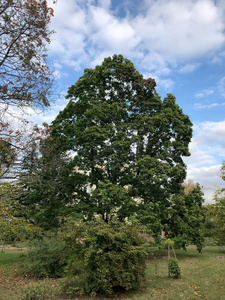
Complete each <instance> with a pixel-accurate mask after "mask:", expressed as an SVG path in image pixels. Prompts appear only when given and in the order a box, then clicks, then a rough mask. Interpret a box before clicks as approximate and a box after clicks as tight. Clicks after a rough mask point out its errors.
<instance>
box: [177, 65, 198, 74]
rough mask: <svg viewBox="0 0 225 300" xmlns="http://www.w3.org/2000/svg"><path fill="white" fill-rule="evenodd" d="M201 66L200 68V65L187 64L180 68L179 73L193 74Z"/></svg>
mask: <svg viewBox="0 0 225 300" xmlns="http://www.w3.org/2000/svg"><path fill="white" fill-rule="evenodd" d="M199 66H200V63H192V64H186V65H184V66H182V67H181V68H180V70H179V73H181V74H185V73H191V72H193V71H195V70H196V69H197V68H198V67H199Z"/></svg>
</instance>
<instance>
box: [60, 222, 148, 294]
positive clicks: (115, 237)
mask: <svg viewBox="0 0 225 300" xmlns="http://www.w3.org/2000/svg"><path fill="white" fill-rule="evenodd" d="M139 230H140V228H138V227H137V225H133V224H132V225H131V224H130V225H128V224H125V223H121V222H115V221H112V222H109V223H108V224H107V223H106V222H104V221H102V220H101V219H99V220H96V221H94V222H88V223H84V222H78V221H74V220H71V221H68V222H67V223H66V224H65V225H64V226H63V227H62V232H61V234H60V236H61V238H62V239H63V240H64V242H65V250H64V253H63V256H64V262H65V263H66V264H67V267H66V269H65V271H66V279H65V280H64V283H63V286H64V290H65V291H66V292H67V293H68V294H73V293H76V292H81V293H82V292H83V293H91V292H95V293H96V292H97V293H98V292H103V293H107V294H111V293H112V292H113V291H114V290H115V289H116V288H117V289H118V288H120V289H125V290H130V289H132V288H135V287H140V286H141V285H142V284H143V282H144V278H145V256H146V252H145V249H144V246H143V245H144V242H145V240H144V238H143V237H142V236H140V234H139Z"/></svg>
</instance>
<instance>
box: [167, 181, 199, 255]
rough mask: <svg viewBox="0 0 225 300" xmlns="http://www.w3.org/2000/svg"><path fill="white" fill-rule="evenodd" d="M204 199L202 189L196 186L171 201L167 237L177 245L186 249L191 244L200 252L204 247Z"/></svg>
mask: <svg viewBox="0 0 225 300" xmlns="http://www.w3.org/2000/svg"><path fill="white" fill-rule="evenodd" d="M203 203H204V199H203V193H202V191H201V187H200V185H199V184H196V185H194V186H193V184H192V188H191V189H187V188H186V189H184V191H183V192H181V193H180V194H179V195H176V196H173V197H172V199H171V210H169V218H168V222H167V224H166V225H165V227H166V235H167V236H168V237H169V238H173V240H174V241H176V243H177V245H179V246H181V247H182V248H183V249H186V246H187V245H189V244H194V245H196V246H197V249H198V251H199V252H201V250H202V247H203V242H204V239H203V236H202V230H201V229H202V227H203V224H204V221H205V209H204V207H203Z"/></svg>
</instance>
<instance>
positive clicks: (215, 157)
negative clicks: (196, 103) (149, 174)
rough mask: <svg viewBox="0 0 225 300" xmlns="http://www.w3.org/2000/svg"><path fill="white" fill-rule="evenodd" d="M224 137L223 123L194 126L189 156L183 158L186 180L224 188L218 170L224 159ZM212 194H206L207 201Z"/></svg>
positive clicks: (224, 123)
mask: <svg viewBox="0 0 225 300" xmlns="http://www.w3.org/2000/svg"><path fill="white" fill-rule="evenodd" d="M224 136H225V121H221V122H202V123H199V124H194V137H193V138H192V141H191V143H190V152H191V156H190V157H185V158H184V161H185V163H186V165H187V179H192V180H194V181H195V182H199V183H200V185H203V186H220V187H225V182H224V181H223V180H222V179H221V178H220V175H221V174H220V168H221V165H222V162H223V160H224V158H225V157H224V153H225V141H224ZM212 194H213V193H212V191H211V192H209V193H208V196H207V197H208V198H207V201H208V200H210V199H209V195H211V196H212ZM211 196H210V197H211ZM210 201H211V200H210Z"/></svg>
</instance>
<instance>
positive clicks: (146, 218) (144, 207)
mask: <svg viewBox="0 0 225 300" xmlns="http://www.w3.org/2000/svg"><path fill="white" fill-rule="evenodd" d="M155 86H156V83H155V81H154V79H152V78H149V79H144V78H143V76H142V75H141V74H140V73H139V72H138V71H137V70H136V69H135V67H134V65H133V64H132V62H131V61H129V60H128V59H125V58H124V57H123V56H122V55H114V56H113V57H112V58H111V57H108V58H106V59H104V61H103V63H102V64H101V65H100V66H96V68H94V69H85V70H84V75H83V76H82V77H80V78H79V80H78V81H77V82H76V83H75V84H74V85H72V86H71V87H70V88H69V90H68V94H67V97H66V98H67V99H69V100H70V101H69V103H68V105H67V106H66V108H65V109H64V110H63V111H61V112H60V113H59V115H58V116H57V117H56V119H55V120H54V121H53V123H52V128H53V131H52V135H51V136H52V138H53V139H54V140H57V141H60V143H59V144H58V148H59V151H73V152H76V155H75V156H74V159H73V161H74V166H76V169H74V172H73V176H75V174H74V173H76V177H74V180H77V181H76V182H75V183H74V188H75V189H74V194H73V196H74V197H73V199H71V206H72V207H73V211H74V213H78V214H83V217H84V219H88V220H91V219H93V217H95V216H96V214H100V215H101V216H102V218H103V219H104V220H105V221H107V222H108V221H109V219H110V218H111V217H109V218H108V216H109V215H110V214H112V215H115V214H117V215H118V218H119V219H120V220H123V219H124V218H126V217H129V216H131V215H132V214H134V213H136V215H137V217H138V218H139V220H140V222H141V223H142V224H144V225H145V226H147V227H148V229H149V230H151V232H152V234H153V235H154V236H157V235H158V234H159V233H160V230H161V229H162V224H165V223H166V222H167V218H168V208H169V207H170V203H171V202H170V198H171V195H176V194H178V193H179V192H180V190H181V184H182V182H183V180H184V179H185V176H186V171H185V164H184V162H183V159H182V157H183V156H188V155H190V153H189V150H188V144H189V142H190V140H191V136H192V123H191V122H190V120H189V117H188V116H187V115H185V114H184V113H183V112H182V110H181V109H180V108H179V106H178V105H177V104H176V101H175V97H174V96H173V95H171V94H168V95H167V97H166V98H165V99H164V100H163V101H162V100H161V98H160V97H159V95H158V94H157V92H156V90H155ZM88 189H91V190H92V192H93V191H94V192H93V193H92V194H90V191H88ZM134 201H135V202H136V203H135V204H136V205H135V206H134Z"/></svg>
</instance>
